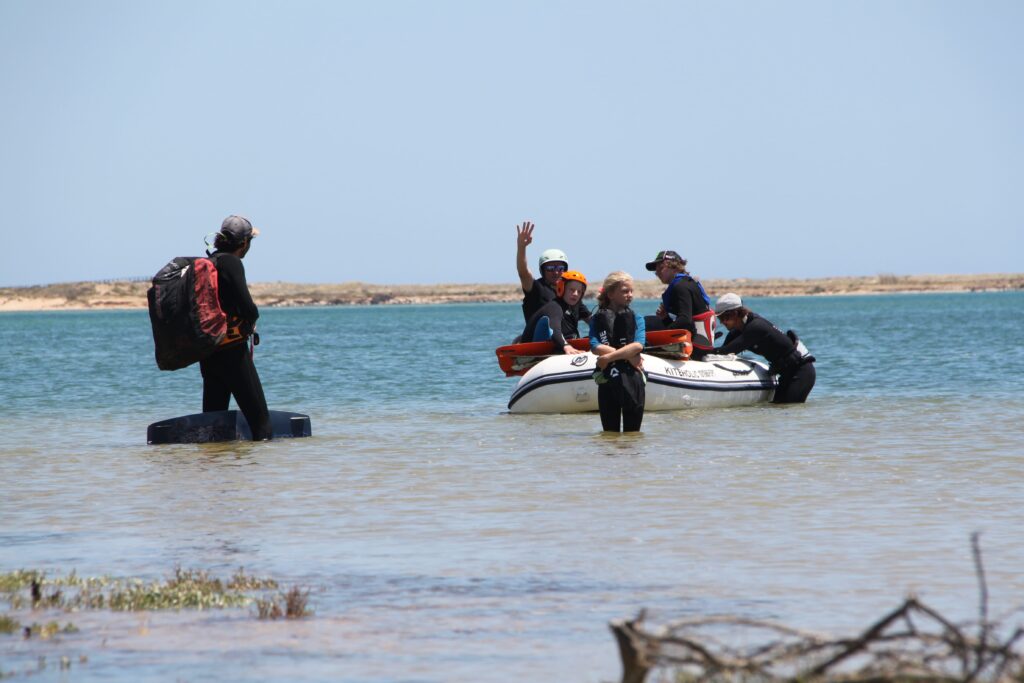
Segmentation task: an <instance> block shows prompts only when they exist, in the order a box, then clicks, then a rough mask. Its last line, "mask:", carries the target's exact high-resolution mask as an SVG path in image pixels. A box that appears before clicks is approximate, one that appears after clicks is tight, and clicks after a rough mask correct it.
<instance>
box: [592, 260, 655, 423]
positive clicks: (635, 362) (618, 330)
mask: <svg viewBox="0 0 1024 683" xmlns="http://www.w3.org/2000/svg"><path fill="white" fill-rule="evenodd" d="M597 302H598V306H599V309H598V311H597V313H596V314H594V316H593V317H592V318H591V325H590V350H591V351H593V352H594V353H595V354H597V356H598V358H597V367H598V371H597V372H595V373H594V380H595V381H596V382H597V384H598V387H597V405H598V409H599V410H600V411H601V426H602V427H603V428H604V430H605V431H606V432H618V431H619V430H620V425H621V429H622V431H625V432H638V431H640V423H641V422H642V421H643V419H644V399H645V385H646V383H647V379H646V377H645V376H644V372H643V366H642V361H641V358H640V352H641V351H643V349H644V344H646V334H645V327H644V319H643V316H639V315H637V314H636V313H634V312H633V309H631V308H630V307H629V305H630V304H631V303H632V302H633V278H632V277H631V276H630V275H629V273H624V272H622V271H616V272H614V273H611V274H610V275H609V276H608V277H607V278H605V281H604V287H603V289H602V290H601V292H600V294H598V295H597Z"/></svg>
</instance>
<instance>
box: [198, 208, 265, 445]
mask: <svg viewBox="0 0 1024 683" xmlns="http://www.w3.org/2000/svg"><path fill="white" fill-rule="evenodd" d="M258 234H259V230H257V229H256V228H254V227H253V225H252V223H251V222H249V219H248V218H245V217H243V216H228V217H227V218H225V219H224V222H223V223H222V224H221V226H220V232H218V233H217V236H216V237H215V238H214V242H213V247H214V249H215V251H214V252H213V253H212V254H210V260H211V261H213V263H214V265H215V266H216V268H217V283H218V298H219V299H220V307H221V308H222V309H223V310H224V312H225V313H226V314H227V316H228V321H229V325H231V324H237V325H238V326H239V327H240V329H241V334H242V336H241V339H240V340H239V342H238V343H236V344H232V345H230V346H226V347H224V349H223V350H221V351H217V352H216V353H214V354H213V355H211V356H209V357H207V358H205V359H203V360H201V361H199V371H200V373H201V374H202V376H203V412H204V413H206V412H210V411H214V410H227V409H228V404H229V402H230V401H231V396H232V395H234V397H235V403H237V404H238V408H239V410H241V411H242V414H243V415H245V419H246V421H247V422H248V423H249V429H250V430H251V431H252V438H253V441H263V440H265V439H270V438H272V437H273V430H272V429H271V425H270V412H269V411H268V410H267V399H266V397H265V396H264V394H263V385H262V384H261V383H260V376H259V374H258V373H257V372H256V365H255V364H254V363H253V360H252V349H251V347H250V346H249V343H248V338H249V335H251V334H252V333H253V332H254V331H255V327H256V320H257V319H258V318H259V317H260V312H259V309H258V308H256V303H255V302H254V301H253V300H252V295H251V294H250V293H249V285H248V284H247V283H246V281H245V267H244V266H243V265H242V259H243V258H245V255H246V254H247V253H249V247H250V246H251V244H252V240H253V238H254V237H256V235H258ZM254 341H255V340H254Z"/></svg>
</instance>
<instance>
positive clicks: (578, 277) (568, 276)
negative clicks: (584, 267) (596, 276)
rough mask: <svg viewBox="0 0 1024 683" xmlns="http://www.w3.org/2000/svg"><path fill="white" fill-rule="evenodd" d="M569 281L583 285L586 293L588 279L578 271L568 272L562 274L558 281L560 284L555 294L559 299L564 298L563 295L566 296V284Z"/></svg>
mask: <svg viewBox="0 0 1024 683" xmlns="http://www.w3.org/2000/svg"><path fill="white" fill-rule="evenodd" d="M569 280H572V281H573V282H579V283H582V284H583V292H584V293H586V291H587V278H586V277H584V275H583V273H581V272H579V271H578V270H567V271H565V272H564V273H562V277H560V278H559V279H558V282H557V283H556V284H555V294H556V295H558V298H562V295H563V294H565V283H566V282H568V281H569Z"/></svg>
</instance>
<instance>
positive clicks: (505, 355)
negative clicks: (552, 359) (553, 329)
mask: <svg viewBox="0 0 1024 683" xmlns="http://www.w3.org/2000/svg"><path fill="white" fill-rule="evenodd" d="M646 336H647V345H646V346H645V347H644V350H645V351H646V350H647V349H652V350H656V351H657V352H659V353H663V354H670V355H672V356H674V357H676V358H678V359H680V360H685V359H686V358H689V357H690V352H691V351H692V350H693V345H692V344H691V343H690V331H689V330H654V331H651V332H648V333H647V335H646ZM569 343H570V344H572V347H573V348H574V349H579V350H580V351H589V350H590V340H589V339H573V340H571V341H570V342H569ZM494 353H495V355H497V356H498V366H499V367H500V368H501V369H502V371H503V372H504V373H505V376H506V377H513V376H515V375H523V374H525V373H526V371H527V370H529V369H530V368H531V367H533V366H534V365H536V364H537V363H539V362H540V361H542V360H544V359H545V358H548V357H549V356H557V355H561V351H560V350H558V349H556V348H555V343H554V342H552V341H539V342H524V343H522V344H508V345H507V346H499V347H498V348H497V349H495V350H494Z"/></svg>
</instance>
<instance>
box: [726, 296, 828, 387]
mask: <svg viewBox="0 0 1024 683" xmlns="http://www.w3.org/2000/svg"><path fill="white" fill-rule="evenodd" d="M795 336H796V335H795V334H794V337H795ZM741 351H753V352H754V353H756V354H758V355H759V356H764V358H765V359H766V360H767V361H768V363H769V364H770V366H769V371H770V372H771V373H772V374H778V376H779V385H778V387H776V389H775V398H774V399H773V400H772V402H773V403H803V402H805V401H806V400H807V396H808V395H809V394H810V393H811V389H813V388H814V381H815V379H816V376H817V373H815V371H814V356H811V355H803V354H801V353H800V352H799V351H798V350H797V348H796V341H795V340H794V339H793V338H791V337H790V336H789V335H788V334H786V333H785V332H783V331H782V330H780V329H779V328H777V327H775V325H773V324H772V323H770V322H769V321H768V320H767V319H766V318H762V317H761V316H759V315H758V314H756V313H751V314H750V315H748V316H747V318H746V320H745V322H744V323H743V329H742V330H736V331H733V332H730V333H729V334H728V336H726V338H725V341H724V342H723V343H722V345H721V346H720V347H718V348H717V349H715V351H714V352H715V353H720V354H726V353H740V352H741Z"/></svg>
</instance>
